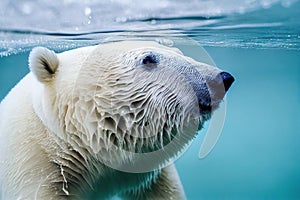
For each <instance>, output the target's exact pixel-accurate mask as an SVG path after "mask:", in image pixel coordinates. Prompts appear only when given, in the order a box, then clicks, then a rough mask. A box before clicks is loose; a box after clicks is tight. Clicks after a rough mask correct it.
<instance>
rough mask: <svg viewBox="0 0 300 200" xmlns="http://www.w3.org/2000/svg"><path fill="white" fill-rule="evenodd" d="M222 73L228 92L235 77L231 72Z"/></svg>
mask: <svg viewBox="0 0 300 200" xmlns="http://www.w3.org/2000/svg"><path fill="white" fill-rule="evenodd" d="M220 75H221V77H222V80H223V83H224V88H225V91H226V92H227V90H228V89H229V88H230V86H231V84H232V83H233V82H234V78H233V76H231V74H229V73H227V72H221V73H220Z"/></svg>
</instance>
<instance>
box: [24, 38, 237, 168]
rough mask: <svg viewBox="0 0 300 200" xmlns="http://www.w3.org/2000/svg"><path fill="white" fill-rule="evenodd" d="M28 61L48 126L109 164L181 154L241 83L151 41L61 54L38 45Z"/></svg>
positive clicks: (36, 105) (38, 104)
mask: <svg viewBox="0 0 300 200" xmlns="http://www.w3.org/2000/svg"><path fill="white" fill-rule="evenodd" d="M29 66H30V69H31V72H32V73H33V74H34V76H35V77H36V80H37V82H36V88H35V89H34V91H35V92H34V96H33V101H34V102H33V105H34V108H35V111H36V113H37V115H38V116H39V117H40V119H41V120H42V122H43V123H44V125H45V127H46V128H47V129H49V130H50V131H51V133H53V134H54V135H55V136H58V138H60V139H62V140H63V141H65V142H66V143H67V144H68V145H70V146H72V148H74V149H76V151H78V152H83V151H84V152H88V154H89V155H90V156H93V157H94V158H97V159H102V160H103V159H104V160H105V161H108V160H109V161H110V162H111V160H114V159H113V158H115V160H118V161H122V162H127V161H130V162H131V161H133V160H134V158H133V155H132V154H136V153H151V152H155V151H158V150H161V149H163V152H165V154H166V157H168V158H169V157H172V156H174V155H176V154H177V153H178V152H179V151H180V150H181V149H182V148H183V147H184V146H185V145H186V144H187V143H188V142H189V141H191V139H192V138H193V137H194V136H195V134H196V132H197V131H198V130H199V129H201V127H202V125H203V123H204V122H205V121H206V120H207V119H208V118H209V117H210V115H211V113H212V111H213V110H215V109H216V108H217V107H218V104H219V103H220V101H222V98H223V97H224V95H225V92H226V91H227V90H228V89H229V87H230V85H231V84H232V83H233V81H234V78H233V77H232V76H231V75H230V74H229V73H227V72H223V71H221V70H220V69H218V68H216V67H213V66H209V65H207V64H204V63H201V62H197V61H195V60H193V59H192V58H190V57H187V56H185V55H183V54H182V52H181V51H180V50H178V49H176V48H170V47H166V46H163V45H160V44H158V43H156V42H151V41H123V42H113V43H107V44H102V45H98V46H91V47H84V48H79V49H74V50H70V51H66V52H63V53H60V54H56V53H54V52H53V51H50V50H48V49H46V48H43V47H37V48H35V49H33V50H32V52H31V54H30V57H29ZM168 145H169V147H170V148H169V149H170V151H169V150H167V148H166V147H167V146H168ZM128 152H130V153H128ZM84 154H85V155H86V154H87V153H84Z"/></svg>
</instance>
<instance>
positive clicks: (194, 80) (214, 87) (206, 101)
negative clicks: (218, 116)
mask: <svg viewBox="0 0 300 200" xmlns="http://www.w3.org/2000/svg"><path fill="white" fill-rule="evenodd" d="M206 74H207V73H206ZM188 76H189V79H190V84H191V86H192V88H193V90H194V92H195V96H196V97H197V100H198V104H199V109H200V113H201V114H205V113H210V112H211V111H213V110H215V109H216V108H217V107H218V105H219V103H220V102H221V101H222V99H223V98H224V96H225V94H226V92H227V91H228V90H229V88H230V87H231V85H232V84H233V82H234V77H233V76H232V75H231V74H230V73H228V72H224V71H221V72H220V71H219V70H218V71H214V72H213V73H211V74H209V75H208V76H203V73H201V71H200V72H198V71H197V72H196V71H194V73H192V74H188Z"/></svg>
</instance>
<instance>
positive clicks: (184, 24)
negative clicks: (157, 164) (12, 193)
mask: <svg viewBox="0 0 300 200" xmlns="http://www.w3.org/2000/svg"><path fill="white" fill-rule="evenodd" d="M299 18H300V1H299V0H245V1H243V0H220V1H219V0H211V1H208V0H187V1H180V0H151V1H150V0H144V1H133V0H123V1H122V0H104V1H97V0H85V1H75V0H63V1H59V0H53V1H46V0H37V1H34V0H24V1H17V0H1V2H0V70H1V73H0V101H2V100H3V99H4V98H5V96H6V95H7V94H8V93H9V91H10V90H11V89H12V88H13V87H14V86H15V85H16V84H17V83H18V82H19V81H20V80H21V79H22V78H23V77H24V76H25V75H26V74H27V73H29V68H28V56H29V53H30V51H31V50H32V49H33V48H34V47H36V46H43V47H47V48H49V49H51V50H54V51H55V52H63V51H66V50H70V49H75V48H79V47H84V46H91V45H96V44H101V43H109V42H110V41H122V40H151V41H157V42H159V43H161V44H164V45H166V46H170V47H177V48H179V49H180V50H182V52H183V53H184V54H185V55H187V56H189V57H192V58H193V59H195V60H198V61H201V62H204V63H207V64H210V65H214V66H217V67H219V68H220V69H222V70H225V71H227V72H230V74H232V75H233V76H234V78H235V82H234V83H233V84H232V86H231V88H230V90H229V91H228V93H227V94H226V100H224V102H223V104H224V105H223V106H225V107H226V108H225V107H222V109H223V115H224V116H221V117H223V118H222V119H221V121H220V123H221V127H219V128H220V131H219V132H218V134H217V136H215V140H214V142H213V144H208V146H209V147H208V150H206V152H203V151H204V150H203V146H204V145H205V143H206V136H207V137H208V135H209V128H210V126H214V124H213V123H214V122H213V120H217V121H218V118H215V119H213V120H211V121H208V122H206V123H205V124H204V128H203V129H202V130H201V131H200V132H199V133H198V135H197V137H196V138H195V139H194V140H193V142H192V143H191V144H190V145H189V146H188V147H187V149H186V150H185V152H183V153H182V155H180V157H179V158H178V159H177V160H176V161H175V166H176V169H177V171H178V175H179V177H180V179H181V182H182V185H183V188H184V191H185V195H186V197H187V199H188V200H198V199H211V200H214V199H272V200H273V199H300V155H299V149H300V117H299V116H300V20H299ZM19 101H22V99H19ZM222 120H223V121H222ZM206 144H207V143H206ZM201 148H202V150H201ZM201 151H202V152H201ZM0 199H1V194H0ZM114 199H119V197H114ZM1 200H5V199H1Z"/></svg>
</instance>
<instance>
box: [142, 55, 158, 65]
mask: <svg viewBox="0 0 300 200" xmlns="http://www.w3.org/2000/svg"><path fill="white" fill-rule="evenodd" d="M142 62H143V64H144V65H152V64H157V63H158V60H157V58H156V56H155V55H147V56H146V57H145V58H144V59H143V61H142Z"/></svg>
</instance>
